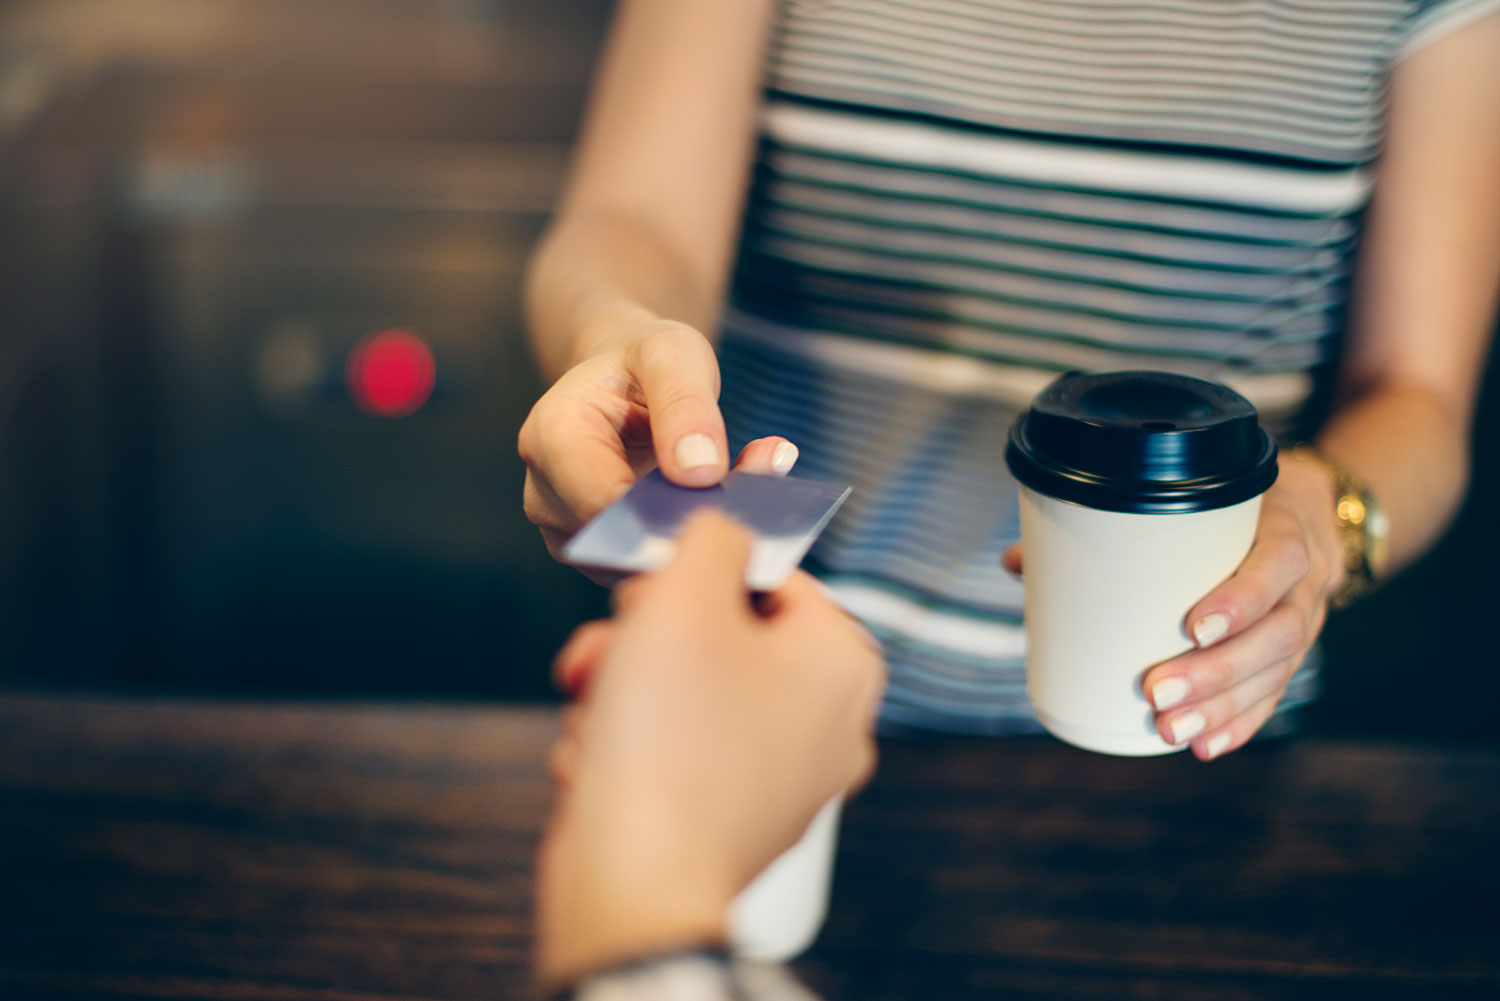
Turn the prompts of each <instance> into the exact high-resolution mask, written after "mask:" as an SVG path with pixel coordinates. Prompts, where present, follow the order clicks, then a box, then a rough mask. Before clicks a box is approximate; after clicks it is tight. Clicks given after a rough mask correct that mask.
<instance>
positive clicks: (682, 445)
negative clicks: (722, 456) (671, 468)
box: [677, 432, 719, 470]
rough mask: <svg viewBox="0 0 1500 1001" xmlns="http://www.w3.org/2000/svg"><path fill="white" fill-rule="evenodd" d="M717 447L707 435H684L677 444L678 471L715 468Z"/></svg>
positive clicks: (717, 461) (717, 454) (717, 460)
mask: <svg viewBox="0 0 1500 1001" xmlns="http://www.w3.org/2000/svg"><path fill="white" fill-rule="evenodd" d="M718 464H719V447H718V446H717V445H715V444H714V440H713V439H712V438H710V437H709V436H708V435H706V434H703V433H702V432H698V433H696V434H690V435H684V436H683V438H682V440H681V441H679V442H678V443H677V465H678V467H679V468H680V469H684V470H687V469H697V468H699V467H700V466H717V465H718Z"/></svg>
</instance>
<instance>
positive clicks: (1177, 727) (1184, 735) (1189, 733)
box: [1172, 709, 1208, 744]
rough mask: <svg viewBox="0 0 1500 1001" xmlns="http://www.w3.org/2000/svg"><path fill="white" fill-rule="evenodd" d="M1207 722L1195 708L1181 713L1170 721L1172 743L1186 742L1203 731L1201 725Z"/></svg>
mask: <svg viewBox="0 0 1500 1001" xmlns="http://www.w3.org/2000/svg"><path fill="white" fill-rule="evenodd" d="M1207 722H1208V721H1207V720H1205V719H1204V718H1203V714H1202V713H1200V712H1199V711H1198V710H1196V709H1194V710H1193V711H1192V712H1186V713H1183V714H1182V715H1181V716H1179V717H1177V718H1176V719H1174V720H1173V721H1172V743H1174V744H1186V743H1187V742H1188V741H1190V740H1192V739H1193V738H1194V737H1196V736H1198V734H1200V733H1202V732H1203V727H1204V725H1205V724H1207Z"/></svg>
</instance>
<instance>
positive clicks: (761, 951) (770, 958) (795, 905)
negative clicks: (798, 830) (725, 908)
mask: <svg viewBox="0 0 1500 1001" xmlns="http://www.w3.org/2000/svg"><path fill="white" fill-rule="evenodd" d="M843 805H844V797H842V796H837V797H835V798H834V799H831V800H829V801H828V802H827V803H826V804H824V806H823V808H822V809H821V810H819V811H818V813H817V815H816V816H814V817H813V820H812V823H811V824H809V825H808V828H807V833H806V834H804V835H803V836H802V840H800V841H798V842H797V843H796V844H795V845H793V846H792V847H790V848H788V849H787V850H786V851H785V852H783V853H782V854H781V855H779V856H778V857H777V858H776V860H775V861H774V862H772V863H771V864H770V865H769V866H767V867H766V869H765V871H764V872H762V873H761V874H760V875H759V876H757V877H756V878H755V881H754V882H752V883H751V884H750V885H749V886H747V887H745V889H744V891H742V892H741V893H740V895H739V896H738V897H736V898H735V900H734V903H733V905H731V907H730V911H729V942H730V946H731V947H732V948H733V949H734V952H735V954H736V955H739V956H743V957H745V958H747V959H760V960H765V961H767V962H785V961H786V960H788V959H791V958H792V957H794V956H796V955H798V954H800V953H801V952H803V951H804V950H806V949H807V947H808V946H809V945H812V941H813V939H815V938H817V936H818V931H819V929H821V928H822V927H823V918H824V917H825V916H826V915H827V914H828V892H829V889H830V887H831V886H832V883H833V855H834V849H835V848H836V847H837V843H838V829H839V814H840V812H841V811H842V809H843Z"/></svg>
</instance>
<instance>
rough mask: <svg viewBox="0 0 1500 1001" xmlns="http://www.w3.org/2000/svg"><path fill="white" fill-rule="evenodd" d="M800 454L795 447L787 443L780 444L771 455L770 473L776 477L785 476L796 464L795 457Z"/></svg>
mask: <svg viewBox="0 0 1500 1001" xmlns="http://www.w3.org/2000/svg"><path fill="white" fill-rule="evenodd" d="M800 454H801V453H799V452H798V451H797V446H796V445H793V444H792V443H791V442H789V441H784V442H782V443H781V444H780V445H777V446H776V450H775V451H774V452H772V453H771V471H772V472H773V473H775V474H776V475H777V476H785V475H786V474H787V473H790V472H791V471H792V467H793V466H795V465H796V464H797V456H798V455H800Z"/></svg>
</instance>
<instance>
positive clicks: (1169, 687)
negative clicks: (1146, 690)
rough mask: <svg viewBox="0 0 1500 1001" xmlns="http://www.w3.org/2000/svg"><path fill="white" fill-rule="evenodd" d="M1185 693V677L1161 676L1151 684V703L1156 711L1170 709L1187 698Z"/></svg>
mask: <svg viewBox="0 0 1500 1001" xmlns="http://www.w3.org/2000/svg"><path fill="white" fill-rule="evenodd" d="M1187 694H1188V683H1187V679H1186V678H1163V679H1161V680H1160V681H1158V682H1157V683H1156V684H1154V685H1152V686H1151V704H1152V705H1154V706H1155V707H1156V708H1157V710H1158V711H1160V710H1162V709H1170V708H1171V707H1172V706H1175V705H1176V704H1177V703H1179V702H1181V701H1182V700H1183V699H1185V698H1187Z"/></svg>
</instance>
